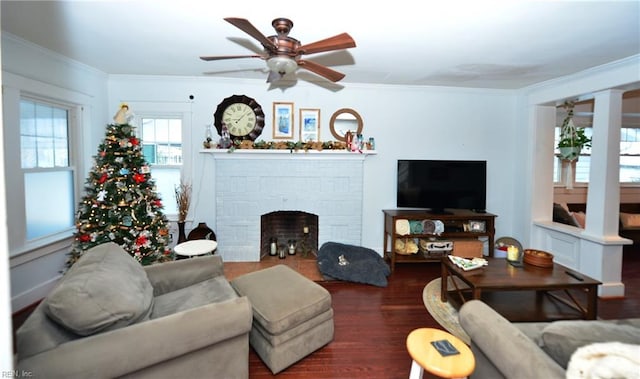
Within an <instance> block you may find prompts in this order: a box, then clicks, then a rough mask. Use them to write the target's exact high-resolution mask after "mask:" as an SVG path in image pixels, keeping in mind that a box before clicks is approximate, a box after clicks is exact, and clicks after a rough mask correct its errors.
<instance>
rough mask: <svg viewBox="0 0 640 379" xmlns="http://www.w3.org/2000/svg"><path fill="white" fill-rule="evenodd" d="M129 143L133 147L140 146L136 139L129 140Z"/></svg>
mask: <svg viewBox="0 0 640 379" xmlns="http://www.w3.org/2000/svg"><path fill="white" fill-rule="evenodd" d="M129 142H131V145H133V146H138V144H139V143H140V142H139V141H138V139H137V138H136V137H131V138H129Z"/></svg>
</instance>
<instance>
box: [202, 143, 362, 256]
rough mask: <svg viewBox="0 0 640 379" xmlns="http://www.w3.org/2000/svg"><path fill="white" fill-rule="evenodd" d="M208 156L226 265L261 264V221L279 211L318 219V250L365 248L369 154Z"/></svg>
mask: <svg viewBox="0 0 640 379" xmlns="http://www.w3.org/2000/svg"><path fill="white" fill-rule="evenodd" d="M207 152H208V153H210V154H211V155H212V156H213V158H214V160H215V184H214V185H215V196H216V234H217V237H218V253H219V254H221V255H222V257H223V259H224V260H225V261H259V260H260V253H261V237H262V236H261V217H262V215H265V214H268V213H270V212H276V211H301V212H306V213H309V214H313V215H316V216H317V220H318V221H317V244H318V245H317V246H318V247H320V246H322V244H323V243H324V242H328V241H335V242H342V243H348V244H354V245H360V244H361V236H362V193H363V188H362V183H363V167H364V159H365V157H366V155H365V154H357V153H348V152H343V151H340V152H337V151H323V152H308V153H305V152H298V153H295V152H294V153H290V152H289V151H272V150H267V151H259V150H247V151H237V150H236V151H235V152H233V153H227V152H226V151H224V152H221V151H216V150H211V151H207ZM369 154H371V152H370V153H369ZM302 228H303V225H300V229H301V230H302Z"/></svg>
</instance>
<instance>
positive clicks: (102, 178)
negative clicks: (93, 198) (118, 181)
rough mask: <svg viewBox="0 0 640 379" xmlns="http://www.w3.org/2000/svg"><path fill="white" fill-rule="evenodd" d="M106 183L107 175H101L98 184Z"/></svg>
mask: <svg viewBox="0 0 640 379" xmlns="http://www.w3.org/2000/svg"><path fill="white" fill-rule="evenodd" d="M106 181H107V174H102V176H101V177H100V179H99V180H98V183H100V184H102V183H104V182H106Z"/></svg>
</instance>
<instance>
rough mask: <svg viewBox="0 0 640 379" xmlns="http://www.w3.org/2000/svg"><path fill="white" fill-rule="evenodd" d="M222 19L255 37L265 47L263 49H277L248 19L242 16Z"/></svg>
mask: <svg viewBox="0 0 640 379" xmlns="http://www.w3.org/2000/svg"><path fill="white" fill-rule="evenodd" d="M224 20H225V21H227V22H228V23H230V24H231V25H233V26H235V27H236V28H238V29H240V30H242V31H243V32H245V33H247V34H248V35H250V36H251V37H253V38H255V39H256V40H258V42H260V43H261V44H262V46H264V47H265V49H268V50H271V51H275V50H277V49H278V47H277V46H276V45H275V44H274V43H273V42H271V41H270V40H269V39H268V38H267V37H265V36H264V34H262V33H260V31H259V30H258V29H256V27H255V26H253V25H252V24H251V23H250V22H249V20H247V19H244V18H235V17H227V18H225V19H224Z"/></svg>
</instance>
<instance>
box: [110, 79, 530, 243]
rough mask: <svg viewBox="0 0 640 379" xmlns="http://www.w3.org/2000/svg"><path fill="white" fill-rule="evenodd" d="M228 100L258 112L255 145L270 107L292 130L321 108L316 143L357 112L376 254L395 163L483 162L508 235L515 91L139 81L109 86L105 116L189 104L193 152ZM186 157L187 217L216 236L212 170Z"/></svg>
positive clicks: (492, 204)
mask: <svg viewBox="0 0 640 379" xmlns="http://www.w3.org/2000/svg"><path fill="white" fill-rule="evenodd" d="M234 94H238V95H242V94H244V95H247V96H250V97H253V98H254V99H256V100H257V101H258V103H260V105H261V106H262V108H263V110H264V111H265V114H266V125H265V129H264V131H263V133H262V135H261V137H260V138H261V139H264V140H271V135H272V103H273V102H276V101H290V102H294V103H295V105H294V106H295V110H294V111H295V112H296V121H295V122H296V127H297V112H298V109H299V108H320V109H321V132H320V138H321V139H322V140H331V139H333V138H332V136H331V133H330V132H329V125H328V122H329V119H330V117H331V114H332V113H333V112H335V111H336V110H338V109H340V108H345V107H348V108H353V109H355V110H357V111H358V113H360V115H361V116H362V118H363V119H364V130H363V134H364V136H365V139H367V138H368V137H374V138H375V140H376V149H377V150H378V155H376V156H371V157H368V158H367V159H366V160H365V175H364V199H363V202H364V207H363V208H364V215H363V219H364V223H363V236H362V244H363V245H364V246H367V247H370V248H373V249H375V250H376V251H378V252H381V251H382V244H383V216H382V209H387V208H395V205H396V204H395V191H396V182H395V181H396V162H397V160H398V159H400V158H413V159H486V160H487V161H488V179H487V181H488V183H487V192H488V193H487V209H488V211H489V212H492V213H495V214H497V215H498V216H499V217H498V218H497V221H496V229H497V231H496V233H497V234H498V236H502V235H513V229H512V225H513V222H514V216H515V215H514V214H513V212H512V208H513V204H514V202H515V201H516V199H515V195H516V193H515V192H514V187H513V186H514V180H513V177H514V175H517V176H518V177H521V176H522V175H523V174H522V173H520V174H518V173H516V172H514V170H515V167H516V164H517V162H518V161H520V160H523V159H524V156H523V154H522V152H521V146H518V145H516V144H514V143H512V141H513V139H514V136H515V132H516V128H517V127H518V125H517V123H516V117H515V101H516V96H515V92H513V91H499V90H486V89H463V88H445V87H417V86H415V87H409V86H372V85H358V84H351V83H345V84H344V88H343V89H342V90H339V91H336V92H332V91H329V90H327V89H324V88H322V87H319V86H317V85H313V84H309V83H306V82H302V81H301V82H298V83H297V84H296V85H295V86H294V87H291V88H287V89H285V90H280V89H271V90H270V89H269V85H268V84H266V83H264V81H261V80H260V81H250V80H225V79H218V78H206V77H204V78H180V77H144V76H111V77H110V79H109V109H116V108H117V106H118V104H120V103H121V102H130V103H131V102H140V101H149V102H167V103H176V102H186V101H188V99H189V96H190V95H193V96H194V101H193V105H192V109H193V123H192V128H193V130H192V132H193V133H192V135H193V141H192V145H193V146H201V144H202V140H203V139H204V131H205V126H206V125H207V124H210V123H212V122H213V113H214V111H215V109H216V107H217V105H218V104H219V103H220V102H221V101H222V99H224V98H225V97H228V96H231V95H234ZM133 111H134V112H135V109H133ZM214 130H215V129H214ZM296 135H297V134H296ZM192 154H193V162H194V170H193V171H194V172H193V173H192V177H193V188H194V194H193V196H194V201H195V202H196V203H197V204H198V205H197V209H195V212H191V213H192V215H191V216H192V217H193V218H194V221H200V222H202V221H204V222H206V223H207V224H208V225H209V226H210V227H212V228H213V229H214V230H216V225H215V207H214V204H215V203H214V198H213V183H214V175H213V174H214V173H213V170H214V167H213V166H212V165H210V164H208V163H207V160H206V159H205V158H204V157H203V156H202V154H199V153H198V152H197V149H194V151H193V152H192ZM515 237H516V238H521V237H523V236H521V235H517V236H515Z"/></svg>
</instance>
